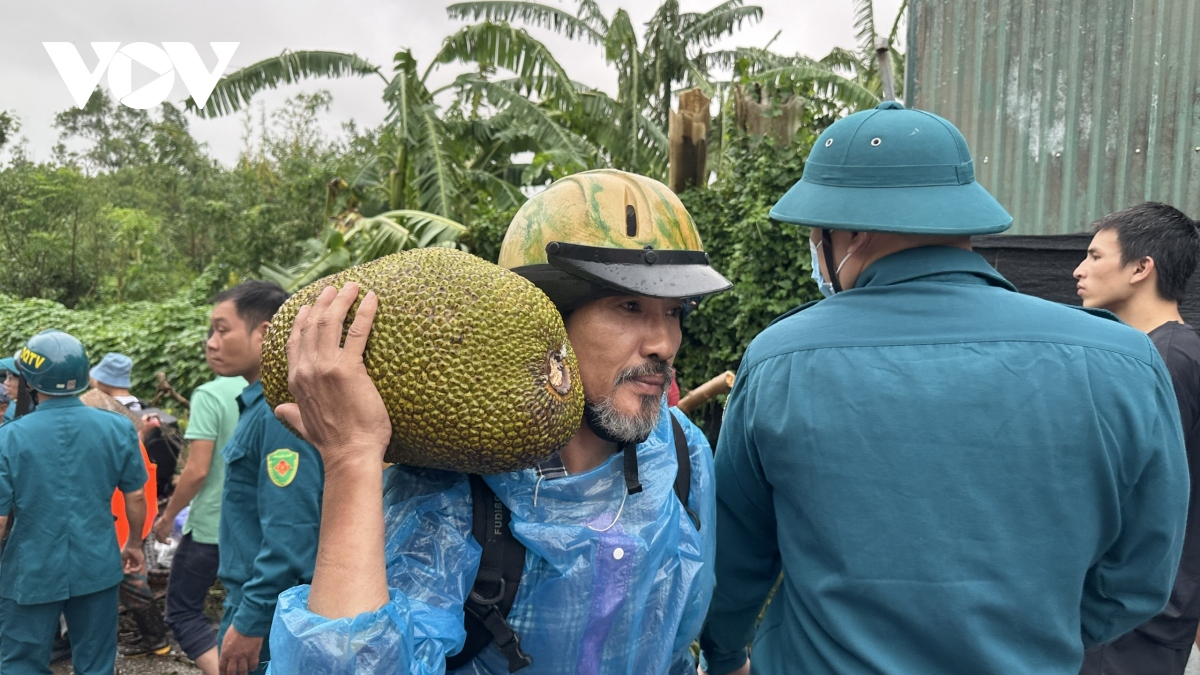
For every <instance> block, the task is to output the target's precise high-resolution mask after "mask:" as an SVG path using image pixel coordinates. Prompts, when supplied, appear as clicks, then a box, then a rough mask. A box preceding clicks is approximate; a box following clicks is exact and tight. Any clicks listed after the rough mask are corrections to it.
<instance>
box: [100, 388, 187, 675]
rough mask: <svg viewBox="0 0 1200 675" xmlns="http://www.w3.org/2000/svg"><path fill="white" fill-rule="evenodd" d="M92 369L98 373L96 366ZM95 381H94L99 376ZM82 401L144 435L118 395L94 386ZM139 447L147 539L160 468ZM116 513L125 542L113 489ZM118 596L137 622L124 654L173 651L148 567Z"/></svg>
mask: <svg viewBox="0 0 1200 675" xmlns="http://www.w3.org/2000/svg"><path fill="white" fill-rule="evenodd" d="M92 370H93V372H95V369H94V368H93V369H92ZM92 381H93V383H94V382H95V379H94V378H93V380H92ZM79 400H80V401H82V402H83V404H84V405H88V406H91V407H93V408H99V409H100V410H108V411H110V412H115V413H117V414H120V415H124V416H125V417H126V418H127V419H128V420H129V421H130V422H133V426H134V429H136V430H137V431H138V434H139V436H140V435H141V433H142V418H141V415H140V414H139V413H136V412H133V411H132V410H130V409H129V408H127V407H126V406H125V404H124V403H122V402H121V401H120V400H118V399H117V398H116V397H114V396H109V395H108V393H106V392H104V391H101V390H100V389H98V388H96V387H94V386H93V387H91V388H89V389H88V391H87V392H85V393H84V394H83V395H82V396H80V397H79ZM138 448H139V450H140V451H141V453H142V465H143V466H144V467H145V468H146V475H147V479H146V484H145V485H144V486H143V487H142V490H143V492H144V494H145V495H146V518H145V522H144V523H143V525H142V538H143V539H145V538H146V537H148V536H150V523H151V522H153V520H154V517H155V515H157V514H158V485H157V482H158V481H157V478H158V477H157V474H158V467H157V466H155V465H154V462H152V461H150V455H149V454H148V453H147V452H146V444H145V443H144V442H139V443H138ZM112 514H113V522H114V523H115V525H116V529H117V541H118V542H123V541H125V539H126V538H127V537H128V536H129V520H128V519H127V518H126V517H125V495H124V493H122V492H121V491H120V490H114V491H113V495H112ZM118 597H119V599H120V603H121V606H123V607H124V608H125V609H126V610H128V612H129V615H130V617H131V618H132V619H133V622H134V625H136V626H137V633H136V635H135V636H134V639H133V640H130V641H127V642H125V643H124V644H122V645H121V650H120V651H121V655H122V656H124V657H125V658H136V657H141V656H149V655H151V654H153V655H155V656H165V655H166V654H168V653H170V651H171V643H170V642H169V641H168V640H167V627H166V626H165V625H163V620H162V614H161V613H160V612H159V611H158V602H157V601H156V600H155V598H154V591H153V589H151V588H150V580H149V578H148V577H147V575H146V570H144V569H143V570H142V571H140V572H126V573H125V578H124V579H123V580H122V581H121V589H120V591H119V592H118Z"/></svg>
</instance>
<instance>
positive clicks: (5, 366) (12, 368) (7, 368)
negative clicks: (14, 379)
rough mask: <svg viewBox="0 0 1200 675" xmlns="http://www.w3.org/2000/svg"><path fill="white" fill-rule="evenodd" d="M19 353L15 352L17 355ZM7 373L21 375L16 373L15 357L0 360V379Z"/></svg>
mask: <svg viewBox="0 0 1200 675" xmlns="http://www.w3.org/2000/svg"><path fill="white" fill-rule="evenodd" d="M20 353H21V352H17V354H18V355H19V354H20ZM7 373H12V374H13V375H20V374H21V373H20V372H18V371H17V357H16V356H6V357H4V358H2V359H0V379H3V378H4V376H5V375H6V374H7Z"/></svg>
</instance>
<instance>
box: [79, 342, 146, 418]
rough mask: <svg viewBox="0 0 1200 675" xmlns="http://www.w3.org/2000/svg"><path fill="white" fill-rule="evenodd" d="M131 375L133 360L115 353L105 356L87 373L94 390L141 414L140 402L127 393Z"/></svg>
mask: <svg viewBox="0 0 1200 675" xmlns="http://www.w3.org/2000/svg"><path fill="white" fill-rule="evenodd" d="M132 375H133V359H131V358H129V357H128V356H125V355H124V354H118V353H116V352H109V353H107V354H105V355H104V358H102V359H100V363H98V364H96V365H95V366H94V367H93V368H92V369H91V371H89V372H88V376H89V377H90V378H91V386H92V387H93V388H94V389H97V390H99V391H102V392H104V393H105V394H108V395H109V396H111V397H113V398H114V399H116V400H117V402H118V403H120V404H121V405H123V406H125V407H126V408H129V409H130V410H132V411H134V412H141V411H142V400H141V399H139V398H138V397H136V396H134V395H133V394H131V393H130V392H129V385H130V380H131V377H132Z"/></svg>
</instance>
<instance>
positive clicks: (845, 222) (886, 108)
mask: <svg viewBox="0 0 1200 675" xmlns="http://www.w3.org/2000/svg"><path fill="white" fill-rule="evenodd" d="M771 217H772V218H774V219H776V220H779V221H782V222H785V223H795V224H798V225H811V226H814V227H820V228H824V229H831V230H854V231H857V232H897V233H903V234H924V235H956V236H965V235H974V234H995V233H998V232H1003V231H1005V230H1007V229H1008V228H1009V226H1010V225H1011V224H1012V216H1010V215H1008V212H1006V211H1005V210H1004V207H1002V206H1000V204H999V202H997V201H996V200H995V198H993V197H992V196H991V195H990V194H988V191H987V190H985V189H983V186H981V185H980V184H979V183H977V182H975V167H974V164H973V162H972V161H971V153H970V151H969V150H968V149H967V142H966V140H964V139H963V136H962V134H961V133H959V131H958V129H956V128H955V127H954V125H953V124H951V123H950V122H948V121H946V120H945V119H943V118H941V117H938V116H937V115H934V114H932V113H928V112H925V111H923V110H905V108H904V106H902V105H900V104H899V103H896V102H895V101H887V102H884V103H881V104H880V105H879V106H878V107H876V108H873V109H871V110H864V111H862V112H857V113H854V114H853V115H850V116H848V117H845V118H843V119H840V120H838V121H837V122H834V123H833V124H832V125H830V126H829V128H828V129H826V130H825V131H824V133H822V134H821V136H820V137H819V138H818V139H817V142H816V144H814V146H813V149H812V152H811V153H809V155H808V159H807V160H806V161H805V164H804V176H803V178H801V179H800V181H799V182H797V183H796V184H795V185H793V186H792V188H791V189H790V190H788V192H787V194H785V195H784V196H783V198H782V199H780V200H779V202H778V203H777V204H775V206H774V207H773V208H772V209H771Z"/></svg>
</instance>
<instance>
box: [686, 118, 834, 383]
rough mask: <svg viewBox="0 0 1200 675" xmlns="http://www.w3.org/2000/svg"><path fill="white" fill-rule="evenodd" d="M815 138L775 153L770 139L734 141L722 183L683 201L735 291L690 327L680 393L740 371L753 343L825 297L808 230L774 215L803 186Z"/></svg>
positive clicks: (709, 304)
mask: <svg viewBox="0 0 1200 675" xmlns="http://www.w3.org/2000/svg"><path fill="white" fill-rule="evenodd" d="M815 138H816V136H815V135H814V134H813V133H812V132H810V131H806V130H804V129H801V130H800V133H799V135H798V136H797V137H796V139H795V141H794V142H793V144H792V145H791V146H789V147H776V145H775V144H774V142H773V141H772V140H771V139H770V138H769V137H750V136H747V135H745V134H737V135H734V136H733V137H732V138H730V139H729V141H728V145H727V148H726V152H727V153H728V154H727V155H726V157H725V162H727V165H726V171H723V172H722V175H721V177H720V178H719V179H718V180H717V182H716V183H714V184H713V185H712V186H709V187H703V188H698V189H694V190H689V191H687V192H685V193H683V194H682V195H681V196H680V197H681V199H682V200H683V203H684V205H685V206H687V209H688V212H689V213H691V215H692V218H693V219H694V220H695V221H696V226H697V227H698V228H699V230H700V236H701V239H702V241H703V242H704V249H705V250H706V251H707V252H708V255H709V257H710V258H711V259H712V264H713V267H715V268H716V269H717V271H719V272H720V273H721V274H724V275H725V276H726V277H727V278H728V279H729V280H730V281H732V282H733V284H734V286H733V288H732V289H730V290H728V291H726V292H724V293H721V294H720V295H716V296H713V297H711V298H708V299H706V300H704V301H703V302H701V303H700V307H699V308H698V309H697V310H696V311H695V312H692V314H690V315H689V316H688V318H687V319H686V320H685V321H684V323H683V333H684V335H683V344H682V346H681V348H680V352H679V357H678V359H677V360H676V367H677V368H678V369H679V385H680V388H681V389H684V390H686V389H690V388H692V387H695V386H696V385H699V384H703V383H704V382H705V381H707V380H708V379H710V378H712V377H715V376H716V375H719V374H721V373H722V372H724V371H726V370H736V368H737V365H738V363H739V361H740V360H741V358H742V354H743V352H745V350H746V347H747V346H748V345H749V344H750V340H752V339H753V338H754V336H755V335H757V334H758V333H759V332H761V331H762V330H763V329H764V328H766V327H767V325H768V324H769V323H770V322H771V321H772V320H773V319H775V317H777V316H779V315H780V314H782V313H784V312H786V311H787V310H789V309H792V308H793V307H796V306H798V305H801V304H803V303H805V302H808V301H809V300H814V299H816V298H818V297H820V295H819V293H818V291H817V287H816V284H815V283H814V282H813V281H812V279H811V277H810V274H811V271H812V262H811V260H810V256H809V249H808V228H804V227H797V226H795V225H788V224H785V223H778V222H774V221H772V220H771V219H770V218H769V217H768V215H767V214H768V212H769V211H770V210H771V206H773V205H774V204H775V202H776V201H778V200H779V198H780V197H782V196H783V194H784V193H785V192H787V190H788V188H790V187H791V186H792V185H793V184H794V183H795V182H796V181H797V180H799V179H800V175H801V174H802V173H803V171H804V158H805V157H806V156H807V155H808V151H809V150H810V149H811V148H812V143H813V141H814V140H815Z"/></svg>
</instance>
